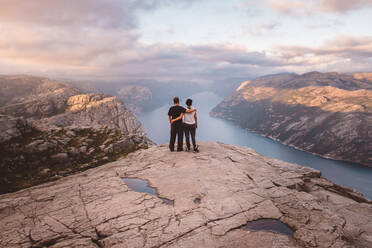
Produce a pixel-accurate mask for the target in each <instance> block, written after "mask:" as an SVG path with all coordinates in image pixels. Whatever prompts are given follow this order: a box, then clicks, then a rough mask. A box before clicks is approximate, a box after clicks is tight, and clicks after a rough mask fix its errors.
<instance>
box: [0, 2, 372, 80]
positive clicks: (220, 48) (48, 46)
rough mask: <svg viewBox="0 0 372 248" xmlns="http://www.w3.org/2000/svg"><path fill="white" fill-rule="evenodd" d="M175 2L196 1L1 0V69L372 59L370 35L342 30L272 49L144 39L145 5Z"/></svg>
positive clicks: (121, 74) (289, 64) (350, 64)
mask: <svg viewBox="0 0 372 248" xmlns="http://www.w3.org/2000/svg"><path fill="white" fill-rule="evenodd" d="M287 1H288V0H287ZM30 2H32V4H31V3H30ZM191 2H195V1H191ZM168 4H182V5H187V4H190V1H187V0H174V1H170V0H169V1H168V0H163V1H160V0H137V1H135V0H105V1H102V0H79V1H76V0H74V1H72V0H64V1H60V0H33V1H23V0H2V7H1V8H0V73H3V74H14V73H28V74H37V75H45V76H51V77H65V78H72V79H105V80H110V79H112V80H139V79H154V80H159V81H171V80H183V81H184V80H189V81H195V82H213V81H217V80H223V78H227V77H239V78H251V76H252V75H253V76H259V75H263V74H268V73H275V72H281V71H294V72H302V71H308V70H314V69H317V70H326V69H332V70H337V69H340V70H344V69H347V70H350V68H353V69H355V68H357V69H358V70H360V71H362V69H365V70H367V69H368V70H370V69H369V68H371V65H372V61H371V60H372V59H371V56H372V55H371V53H372V38H371V37H370V36H366V37H346V36H343V37H337V38H336V39H333V40H330V41H327V42H325V43H324V44H323V45H321V46H319V47H313V48H311V47H304V46H284V45H281V46H276V47H274V48H273V49H271V50H270V51H252V50H249V49H247V48H246V47H243V46H237V45H233V44H226V43H224V44H208V45H185V44H178V43H169V44H152V45H145V44H141V43H140V42H139V37H140V36H141V34H140V33H139V29H138V20H137V14H138V12H143V11H151V10H155V9H156V8H159V7H161V6H164V5H168ZM278 6H279V5H278ZM287 11H291V10H287ZM279 25H280V24H279V23H278V22H271V23H270V22H268V23H263V24H260V25H257V26H252V27H251V31H252V32H253V33H255V34H256V35H261V34H265V33H267V32H271V31H273V30H275V29H276V28H277V27H278V26H279Z"/></svg>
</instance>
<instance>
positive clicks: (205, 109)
mask: <svg viewBox="0 0 372 248" xmlns="http://www.w3.org/2000/svg"><path fill="white" fill-rule="evenodd" d="M191 98H192V99H193V100H194V106H195V107H196V108H197V109H198V112H197V113H198V120H199V121H198V129H197V134H196V138H197V140H200V141H220V142H223V143H226V144H233V145H240V146H247V147H250V148H253V149H254V150H256V151H257V152H258V153H261V154H263V155H266V156H269V157H273V158H277V159H280V160H282V161H286V162H290V163H296V164H299V165H303V166H308V167H311V168H314V169H317V170H320V171H321V172H322V175H323V176H324V177H326V178H328V179H330V180H331V181H333V182H335V183H337V184H340V185H344V186H347V187H351V188H354V189H357V190H359V191H360V192H362V193H363V194H364V195H365V196H366V197H367V198H369V199H372V168H369V167H365V166H362V165H359V164H353V163H348V162H341V161H335V160H330V159H325V158H321V157H318V156H315V155H312V154H310V153H306V152H302V151H299V150H296V149H294V148H291V147H288V146H285V145H283V144H281V143H279V142H277V141H274V140H271V139H269V138H266V137H263V136H261V135H259V134H256V133H253V132H249V131H247V130H244V129H242V128H239V127H238V126H235V125H234V124H233V123H232V122H230V121H226V120H222V119H218V118H213V117H210V116H209V112H210V111H211V109H212V108H214V107H215V106H216V105H217V104H218V103H220V102H221V101H222V98H220V97H218V96H217V95H215V94H213V93H211V92H203V93H199V94H195V95H193V96H191ZM181 102H185V99H181ZM170 106H171V99H170V104H169V105H165V106H163V107H161V108H158V109H155V110H154V111H152V112H148V113H145V114H143V115H141V116H139V119H140V120H141V122H142V123H143V125H144V127H145V129H146V131H147V133H148V136H149V137H150V138H151V139H152V140H153V141H154V142H156V143H158V144H165V143H168V142H169V122H168V115H167V113H168V109H169V107H170Z"/></svg>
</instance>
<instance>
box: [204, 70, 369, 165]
mask: <svg viewBox="0 0 372 248" xmlns="http://www.w3.org/2000/svg"><path fill="white" fill-rule="evenodd" d="M210 114H211V115H212V116H215V117H221V118H225V119H228V120H232V121H234V122H235V123H236V124H238V125H239V126H241V127H243V128H247V129H249V130H252V131H255V132H258V133H260V134H262V135H265V136H268V137H270V138H273V139H275V140H279V141H280V142H282V143H284V144H286V145H290V146H294V147H296V148H298V149H301V150H304V151H308V152H311V153H314V154H318V155H320V156H323V157H327V158H332V159H337V160H345V161H350V162H355V163H360V164H364V165H367V166H372V132H371V126H372V81H371V80H370V77H369V74H355V75H348V74H342V73H319V72H310V73H306V74H303V75H297V74H280V75H269V76H264V77H260V78H258V79H255V80H252V81H246V82H244V83H242V84H241V85H240V86H239V87H238V88H237V90H236V91H235V92H234V93H232V94H231V95H230V96H228V97H227V98H225V99H224V100H223V102H221V103H220V104H219V105H218V106H216V107H215V108H214V109H213V110H212V111H211V113H210Z"/></svg>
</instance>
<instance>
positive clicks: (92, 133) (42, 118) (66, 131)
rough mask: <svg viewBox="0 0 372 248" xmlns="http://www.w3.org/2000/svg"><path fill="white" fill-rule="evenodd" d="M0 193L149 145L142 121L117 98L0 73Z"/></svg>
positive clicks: (71, 171) (72, 171)
mask: <svg viewBox="0 0 372 248" xmlns="http://www.w3.org/2000/svg"><path fill="white" fill-rule="evenodd" d="M0 86H1V88H0V124H1V125H0V156H1V160H0V193H6V192H10V191H15V190H18V189H22V188H25V187H29V186H32V185H35V184H39V183H41V182H45V181H48V180H54V179H58V178H60V177H61V176H65V175H69V174H71V173H74V172H76V171H80V170H85V169H87V168H91V167H95V166H98V165H101V164H103V163H107V162H108V161H112V160H115V159H117V158H118V157H119V156H122V155H125V154H127V153H129V152H131V151H134V150H137V149H139V148H142V147H147V146H148V145H149V144H151V142H150V141H149V140H148V139H147V138H146V136H145V133H144V131H143V128H142V125H141V123H140V122H139V121H138V120H137V118H136V117H135V116H134V115H133V114H132V113H131V112H130V111H129V110H128V109H127V108H126V106H125V105H124V104H123V102H121V101H120V100H119V99H118V98H117V97H113V96H110V95H106V94H96V93H90V94H86V93H84V92H83V91H81V90H79V89H78V88H76V87H74V86H72V85H69V84H65V83H61V82H58V81H55V80H51V79H47V78H41V77H33V76H26V75H16V76H0Z"/></svg>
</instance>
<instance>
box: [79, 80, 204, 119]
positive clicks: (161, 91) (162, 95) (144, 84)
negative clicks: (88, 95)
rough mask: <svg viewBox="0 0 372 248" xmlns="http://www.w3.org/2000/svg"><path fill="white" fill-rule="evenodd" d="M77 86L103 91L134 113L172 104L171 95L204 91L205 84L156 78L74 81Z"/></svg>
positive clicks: (180, 95) (184, 96) (182, 95)
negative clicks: (157, 79) (164, 80)
mask: <svg viewBox="0 0 372 248" xmlns="http://www.w3.org/2000/svg"><path fill="white" fill-rule="evenodd" d="M74 85H76V86H77V87H79V88H84V89H87V90H88V91H90V92H103V93H106V94H110V95H113V96H117V97H118V98H119V99H121V100H122V101H124V102H125V104H126V105H127V106H128V108H129V109H130V110H131V111H132V112H134V113H135V114H141V113H143V112H148V111H152V110H154V109H156V108H159V107H161V106H163V105H165V104H172V103H173V97H175V96H178V97H180V98H181V99H182V98H186V97H188V96H190V95H192V94H195V93H198V92H202V91H205V90H206V89H208V86H207V85H203V84H200V83H194V82H185V81H170V82H160V81H156V80H137V81H123V82H121V81H119V82H118V81H113V82H108V81H107V82H106V81H95V82H82V81H80V82H74Z"/></svg>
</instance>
